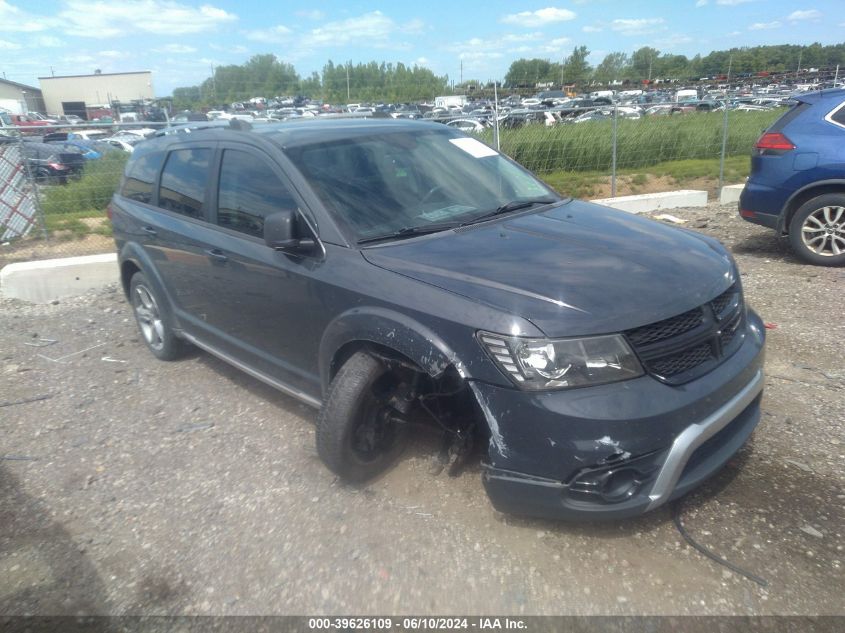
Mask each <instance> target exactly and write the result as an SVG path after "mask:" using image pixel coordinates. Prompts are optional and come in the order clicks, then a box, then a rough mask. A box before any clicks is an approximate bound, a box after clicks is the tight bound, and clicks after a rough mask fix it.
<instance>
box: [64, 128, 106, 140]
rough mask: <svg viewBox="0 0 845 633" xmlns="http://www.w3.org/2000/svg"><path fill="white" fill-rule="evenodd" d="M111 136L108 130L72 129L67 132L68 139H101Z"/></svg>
mask: <svg viewBox="0 0 845 633" xmlns="http://www.w3.org/2000/svg"><path fill="white" fill-rule="evenodd" d="M109 136H111V131H109V130H73V131H72V132H68V133H67V138H68V140H74V139H75V140H78V141H102V140H103V139H105V138H108V137H109Z"/></svg>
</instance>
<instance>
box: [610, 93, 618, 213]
mask: <svg viewBox="0 0 845 633" xmlns="http://www.w3.org/2000/svg"><path fill="white" fill-rule="evenodd" d="M618 126H619V106H618V105H616V104H614V105H613V163H612V167H611V172H610V197H611V198H615V197H616V137H617V129H618Z"/></svg>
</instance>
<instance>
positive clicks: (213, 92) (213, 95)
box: [211, 64, 217, 101]
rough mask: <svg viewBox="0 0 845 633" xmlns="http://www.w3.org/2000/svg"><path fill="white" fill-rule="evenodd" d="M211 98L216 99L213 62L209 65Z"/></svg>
mask: <svg viewBox="0 0 845 633" xmlns="http://www.w3.org/2000/svg"><path fill="white" fill-rule="evenodd" d="M211 98H212V99H214V100H215V101H217V79H215V77H214V64H212V65H211Z"/></svg>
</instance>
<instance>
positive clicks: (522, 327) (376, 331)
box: [110, 119, 764, 519]
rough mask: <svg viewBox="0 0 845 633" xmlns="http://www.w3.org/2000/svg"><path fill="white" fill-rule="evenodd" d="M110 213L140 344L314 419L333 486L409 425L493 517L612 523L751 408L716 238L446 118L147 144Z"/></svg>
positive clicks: (752, 354)
mask: <svg viewBox="0 0 845 633" xmlns="http://www.w3.org/2000/svg"><path fill="white" fill-rule="evenodd" d="M110 213H111V217H112V222H113V226H114V235H115V242H116V244H117V250H118V253H119V262H120V271H121V277H122V280H123V287H124V289H125V291H126V295H127V297H128V298H129V300H130V302H131V304H132V306H133V308H134V311H135V315H136V317H137V321H138V325H139V327H140V329H141V332H142V333H143V337H144V340H145V341H146V342H147V345H148V346H149V348H150V351H151V352H152V353H153V354H155V355H156V356H157V357H158V358H160V359H163V360H171V359H174V358H176V357H178V356H179V354H180V353H181V352H182V350H183V349H184V347H185V345H186V344H187V343H192V344H194V345H196V346H198V347H200V348H202V349H204V350H206V351H208V352H210V353H211V354H214V355H216V356H218V357H220V358H222V359H224V360H226V361H228V362H230V363H232V364H233V365H235V366H236V367H238V368H240V369H242V370H244V371H245V372H247V373H249V374H250V375H252V376H254V377H256V378H258V379H259V380H262V381H264V382H266V383H269V384H270V385H273V386H274V387H277V388H278V389H280V390H282V391H284V392H285V393H288V394H290V395H292V396H294V397H296V398H299V399H300V400H302V401H303V402H305V403H307V404H309V405H312V406H313V407H315V408H317V409H319V416H318V422H317V431H316V441H317V450H318V453H319V455H320V456H321V457H322V459H323V460H324V461H325V463H326V465H327V466H328V467H329V468H330V469H331V470H332V471H334V472H335V473H337V474H338V475H339V476H340V477H342V478H344V479H346V480H348V481H353V482H355V481H364V480H367V479H369V478H371V477H373V476H375V475H377V474H378V473H380V472H382V471H383V470H384V469H385V468H387V467H388V466H389V465H390V464H391V463H392V462H393V461H394V460H395V459H396V458H397V457H398V456H399V454H400V452H401V450H402V446H403V441H404V440H405V438H406V436H407V432H408V428H409V426H410V425H411V424H412V423H416V422H425V423H430V424H433V425H435V426H436V427H437V428H439V429H442V430H443V433H444V436H445V437H446V438H447V439H448V446H449V447H450V449H454V450H453V451H451V452H452V453H453V454H455V455H458V456H461V455H466V454H468V452H469V449H470V447H471V446H472V445H473V444H475V445H476V446H479V445H480V446H481V447H482V448H483V452H484V456H483V459H482V461H483V468H484V475H483V479H484V484H485V487H486V489H487V492H488V494H489V496H490V498H491V500H492V502H493V504H494V505H495V506H496V507H497V508H499V509H501V510H503V511H507V512H515V513H522V514H530V515H536V516H544V517H554V518H564V519H581V518H588V519H592V518H620V517H626V516H632V515H636V514H639V513H642V512H644V511H646V510H650V509H653V508H656V507H658V506H660V505H661V504H663V503H665V502H667V501H668V500H670V499H673V498H676V497H678V496H680V495H682V494H684V493H685V492H686V491H688V490H690V489H691V488H693V487H694V486H696V485H698V484H699V483H701V482H702V481H703V480H704V479H706V478H707V477H709V476H710V475H712V474H713V473H714V472H716V471H717V470H718V469H720V468H721V467H722V465H723V464H724V463H725V462H726V461H727V460H728V459H729V458H730V457H731V456H732V455H733V454H734V453H735V452H736V451H737V450H738V449H739V448H740V446H742V444H743V443H744V442H745V441H746V439H747V438H748V437H749V435H750V434H751V432H752V430H753V429H754V427H755V426H756V424H757V422H758V420H759V417H760V407H759V404H760V398H761V394H762V389H763V373H762V371H763V370H762V367H763V343H764V329H763V326H762V323H761V321H760V319H759V317H758V316H757V315H756V314H755V313H754V312H753V311H752V310H750V309H749V308H747V307H746V305H745V302H744V300H743V293H742V285H741V282H740V277H739V273H738V271H737V268H736V265H735V263H734V261H733V259H732V258H731V256H730V255H729V254H728V252H727V251H726V250H725V249H724V247H723V246H722V245H721V244H719V243H718V242H717V241H716V240H713V239H710V238H708V237H705V236H702V235H699V234H696V233H693V232H689V231H682V230H678V229H675V228H671V227H668V226H664V225H662V224H659V223H655V222H652V221H650V220H647V219H643V218H638V217H635V216H631V215H628V214H626V213H622V212H619V211H614V210H612V209H608V208H605V207H601V206H598V205H595V204H590V203H586V202H582V201H577V200H572V199H565V198H561V197H560V196H559V195H557V194H556V193H555V192H554V191H552V190H551V189H549V188H548V187H547V186H546V185H544V184H543V183H542V182H540V181H539V180H537V179H536V178H535V177H534V176H532V175H531V174H530V173H529V172H527V171H525V170H524V169H523V168H521V167H520V166H519V165H517V164H516V163H514V162H513V161H511V160H509V159H508V158H506V157H505V156H503V155H501V154H500V153H498V152H497V151H495V150H493V149H491V148H490V147H488V146H487V145H485V144H483V143H481V142H479V141H478V140H475V139H472V138H469V137H467V136H465V135H463V134H461V133H460V132H459V131H457V130H454V129H450V128H448V127H445V126H443V125H439V124H436V123H423V122H414V121H407V120H406V121H403V120H395V121H394V120H372V121H366V120H344V119H336V120H316V121H310V122H290V123H282V124H270V125H265V126H262V127H261V128H257V129H256V130H254V131H252V130H249V129H247V126H244V125H241V124H237V125H236V126H235V127H232V128H225V127H213V128H209V129H201V126H198V127H195V128H193V129H191V130H190V131H189V132H188V133H185V134H179V135H163V136H161V137H159V138H155V139H152V140H149V141H145V142H144V143H142V144H140V145H138V147H137V148H136V150H135V152H134V154H133V155H132V157H131V159H130V161H129V163H128V165H127V167H126V173H125V176H124V179H123V183H122V185H121V187H120V190H119V192H118V193H117V194H116V195H115V197H114V199H113V201H112V204H111V206H110Z"/></svg>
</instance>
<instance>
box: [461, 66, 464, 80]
mask: <svg viewBox="0 0 845 633" xmlns="http://www.w3.org/2000/svg"><path fill="white" fill-rule="evenodd" d="M461 85H464V60H461Z"/></svg>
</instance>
